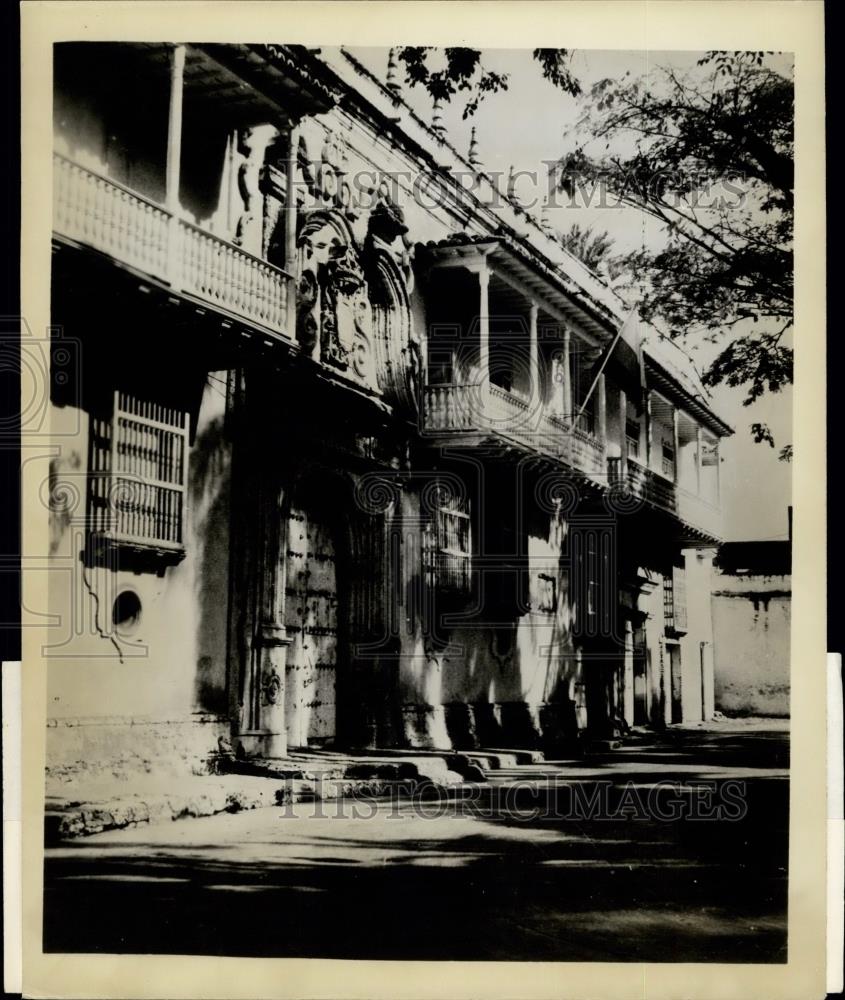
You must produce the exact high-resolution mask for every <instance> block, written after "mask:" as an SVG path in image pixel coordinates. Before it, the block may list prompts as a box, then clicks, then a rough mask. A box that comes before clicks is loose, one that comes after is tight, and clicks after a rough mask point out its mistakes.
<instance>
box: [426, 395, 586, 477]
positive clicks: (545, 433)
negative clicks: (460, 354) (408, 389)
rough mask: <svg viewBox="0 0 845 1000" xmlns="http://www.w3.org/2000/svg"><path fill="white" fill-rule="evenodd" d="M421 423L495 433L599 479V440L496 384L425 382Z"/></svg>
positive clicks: (429, 429)
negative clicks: (426, 383) (432, 383)
mask: <svg viewBox="0 0 845 1000" xmlns="http://www.w3.org/2000/svg"><path fill="white" fill-rule="evenodd" d="M423 429H424V430H425V431H426V432H427V433H429V434H431V433H437V432H463V433H476V432H477V433H481V432H487V433H495V434H500V435H502V436H503V437H507V438H509V439H512V440H516V441H520V442H523V443H524V444H525V445H526V447H528V448H531V449H532V450H535V451H540V452H543V453H544V454H547V455H550V456H551V457H553V458H556V459H559V460H560V461H562V462H563V463H565V464H567V465H571V466H572V467H573V468H577V469H578V470H579V471H581V472H586V473H587V474H589V475H593V476H595V477H596V479H598V480H600V481H601V482H604V481H605V479H606V469H605V460H604V445H603V443H602V442H601V441H600V440H599V439H598V438H597V437H595V436H594V435H592V434H588V433H586V432H585V431H583V430H580V429H578V428H573V427H572V426H571V424H570V422H569V421H568V420H566V419H565V418H564V417H561V416H558V415H555V414H549V413H547V412H546V411H545V410H544V409H543V408H542V407H541V406H538V405H535V404H533V403H532V402H531V401H530V400H528V399H525V398H524V397H522V396H520V395H517V394H516V393H513V392H509V391H508V390H507V389H503V388H502V387H501V386H497V385H491V384H486V385H485V384H484V383H483V382H474V383H468V384H457V383H448V384H441V385H429V386H427V387H426V389H425V393H424V406H423Z"/></svg>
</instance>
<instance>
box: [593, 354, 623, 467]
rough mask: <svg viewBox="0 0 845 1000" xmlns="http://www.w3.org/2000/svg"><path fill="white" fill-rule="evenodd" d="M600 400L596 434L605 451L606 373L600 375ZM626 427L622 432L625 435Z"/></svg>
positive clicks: (598, 391) (598, 401)
mask: <svg viewBox="0 0 845 1000" xmlns="http://www.w3.org/2000/svg"><path fill="white" fill-rule="evenodd" d="M596 392H597V393H598V398H597V400H596V403H597V410H598V413H597V414H596V434H597V436H598V439H599V441H600V442H601V446H602V448H603V449H606V448H607V386H606V384H605V380H604V372H602V373H601V375H599V381H598V385H597V386H596ZM624 430H625V428H624V426H623V428H622V431H623V433H624Z"/></svg>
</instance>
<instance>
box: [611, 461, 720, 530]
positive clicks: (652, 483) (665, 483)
mask: <svg viewBox="0 0 845 1000" xmlns="http://www.w3.org/2000/svg"><path fill="white" fill-rule="evenodd" d="M626 464H627V475H623V472H622V460H621V458H618V457H612V458H608V460H607V478H608V482H609V483H610V484H611V485H614V484H624V485H625V486H626V487H627V489H628V490H629V491H630V492H631V493H632V494H633V495H634V496H637V497H641V498H642V499H643V500H648V501H649V502H651V503H653V504H654V505H655V506H656V507H660V508H661V509H662V510H665V511H667V512H668V513H670V514H675V515H676V516H677V517H679V518H681V520H683V521H685V522H686V523H687V524H690V525H692V526H693V527H694V528H699V529H700V530H702V531H705V532H707V533H708V534H711V535H714V536H716V537H717V538H718V537H720V535H721V511H720V509H719V507H718V506H717V505H716V504H713V503H711V502H709V501H708V500H705V499H704V498H703V497H699V496H696V494H694V493H692V492H690V491H689V490H685V489H683V488H680V487H678V486H676V484H675V483H672V482H670V481H669V480H668V479H666V478H665V477H663V476H661V475H659V474H658V473H656V472H654V471H653V470H651V469H647V468H645V467H644V466H642V465H640V464H639V462H635V461H634V460H633V459H631V458H630V457H629V458H628V460H627V463H626Z"/></svg>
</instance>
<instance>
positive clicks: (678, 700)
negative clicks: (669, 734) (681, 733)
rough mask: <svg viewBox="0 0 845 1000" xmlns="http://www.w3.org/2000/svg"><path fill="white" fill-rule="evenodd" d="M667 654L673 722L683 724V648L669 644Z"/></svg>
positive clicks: (676, 644) (675, 644)
mask: <svg viewBox="0 0 845 1000" xmlns="http://www.w3.org/2000/svg"><path fill="white" fill-rule="evenodd" d="M666 653H667V655H668V658H669V674H670V678H671V685H672V722H673V723H674V722H683V721H684V710H683V700H682V691H681V647H680V645H679V644H678V643H676V642H675V643H667V645H666Z"/></svg>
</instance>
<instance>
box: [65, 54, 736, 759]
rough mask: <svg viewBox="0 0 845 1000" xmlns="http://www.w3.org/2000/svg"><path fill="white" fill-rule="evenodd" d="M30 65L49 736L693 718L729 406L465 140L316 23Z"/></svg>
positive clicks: (558, 739) (92, 752)
mask: <svg viewBox="0 0 845 1000" xmlns="http://www.w3.org/2000/svg"><path fill="white" fill-rule="evenodd" d="M385 63H386V64H387V54H385ZM54 84H55V105H54V114H55V118H54V126H55V156H54V168H55V173H54V213H55V214H54V237H53V279H52V296H53V301H52V312H53V321H54V324H55V331H54V338H53V357H52V361H53V371H54V379H53V396H52V401H51V419H52V431H53V435H54V442H55V444H56V445H57V446H58V448H57V457H55V458H53V459H52V461H51V465H50V469H49V477H48V476H47V475H45V481H46V480H47V479H48V478H49V483H48V486H47V487H46V492H45V495H46V494H47V493H48V494H49V506H50V508H51V510H50V517H51V569H52V572H51V574H50V580H51V608H50V613H51V615H52V616H53V618H52V619H51V621H52V622H53V624H54V627H53V634H54V638H53V639H52V641H51V644H50V647H49V649H48V650H46V653H47V655H48V658H49V693H48V697H49V709H48V716H49V717H50V726H49V728H48V763H49V767H50V768H52V769H53V770H54V771H56V772H62V773H73V772H74V771H75V769H77V768H79V767H81V766H83V765H85V766H88V767H90V766H91V765H92V763H93V764H96V766H99V767H102V768H103V769H104V770H105V771H108V772H114V771H115V770H117V769H127V768H132V767H134V766H136V765H139V764H140V765H144V766H147V767H148V766H150V762H151V761H161V760H167V761H169V762H171V763H172V765H173V766H174V767H180V766H184V765H185V764H186V763H187V764H188V765H190V766H193V767H196V766H198V765H199V766H201V763H202V761H203V759H204V757H205V756H207V755H208V754H209V753H211V752H212V751H214V749H215V748H216V746H217V743H218V738H220V737H223V738H225V739H226V740H230V741H231V742H232V743H233V745H234V746H236V747H237V748H239V750H240V751H241V752H242V753H246V754H260V755H265V756H272V757H279V756H282V755H284V754H285V753H286V752H288V750H289V748H292V747H305V746H333V747H340V748H356V747H359V748H363V747H427V748H444V749H446V748H452V747H454V748H464V747H471V746H482V747H484V746H486V747H507V746H513V747H536V748H540V749H545V750H547V751H549V752H553V753H564V752H570V751H571V750H572V749H573V748H575V747H576V746H577V745H578V744H579V742H581V740H582V738H583V736H584V735H585V734H586V735H587V736H588V737H589V736H594V737H607V736H609V735H613V734H618V733H619V732H621V731H624V729H625V728H626V727H627V726H631V725H641V724H650V725H653V726H663V725H666V724H671V723H673V722H678V721H681V720H690V719H701V718H707V717H709V716H710V715H711V713H712V711H713V674H712V671H713V651H712V639H713V637H712V625H711V612H710V591H711V587H710V572H711V558H712V553H713V549H714V546H715V545H716V544H717V543H718V540H719V533H720V514H719V439H720V438H721V437H722V436H724V435H725V434H728V433H730V428H729V427H727V426H726V425H725V423H724V422H723V421H722V420H721V419H720V418H719V417H718V416H717V415H716V414H715V413H714V412H713V411H712V410H711V408H710V407H709V406H708V404H707V402H706V399H705V397H704V394H703V392H702V390H701V388H700V386H698V385H697V384H696V383H695V382H694V380H693V378H692V375H691V371H690V370H689V367H688V366H687V365H686V362H685V358H684V356H683V355H682V354H681V353H680V352H678V351H676V350H675V349H674V348H673V347H672V346H671V345H669V344H661V343H660V342H659V341H657V339H656V338H655V337H654V336H653V335H652V336H651V337H649V338H648V343H644V342H643V337H642V332H641V330H640V329H639V328H638V327H637V326H636V324H635V323H631V322H630V321H629V322H626V310H625V309H623V307H622V305H621V303H620V302H619V301H618V299H617V298H616V296H615V295H614V294H613V293H612V292H611V291H610V290H609V289H608V288H607V287H606V286H605V285H604V284H603V283H602V282H601V281H600V280H599V279H598V278H597V277H596V276H595V275H594V274H592V273H591V272H590V271H589V270H588V269H587V268H585V267H584V266H583V265H582V264H580V263H579V262H578V261H577V260H576V259H574V258H573V257H572V256H570V255H569V254H568V253H567V252H566V251H565V250H563V249H562V247H561V245H560V242H559V241H558V240H557V239H556V238H555V237H554V234H552V233H551V232H550V231H549V228H548V226H547V225H544V224H542V223H541V221H540V220H538V219H537V218H535V217H534V216H532V215H531V214H529V213H528V212H526V211H525V210H524V209H522V208H521V207H520V206H519V205H518V204H517V203H516V202H515V201H514V200H513V199H512V198H510V197H508V196H507V195H506V194H505V193H503V192H501V191H500V190H499V188H498V186H497V185H496V184H495V183H494V182H493V180H492V179H491V178H489V177H488V176H487V175H486V174H485V173H484V170H483V168H482V166H481V165H480V163H479V162H478V160H477V157H476V156H475V155H474V151H470V153H468V154H467V156H466V157H465V156H463V155H461V154H460V153H459V152H458V151H457V150H456V149H454V148H453V147H452V146H451V145H450V143H449V142H448V141H447V139H446V137H445V135H444V134H443V130H442V128H441V127H440V126H439V123H438V122H437V120H435V121H434V123H433V125H429V124H427V123H426V122H424V121H422V120H421V119H420V118H419V117H418V116H417V115H416V114H415V113H414V112H413V111H412V110H411V108H410V107H409V105H407V104H406V103H405V101H404V100H403V98H402V95H401V92H400V89H399V87H398V85H397V83H396V81H395V79H393V77H392V76H389V77H386V82H385V83H382V82H380V81H379V80H377V79H376V78H374V77H373V76H372V75H371V74H370V73H369V72H368V71H367V70H366V69H365V68H364V67H363V66H362V65H361V64H360V63H358V62H357V61H356V59H355V58H354V57H353V56H352V55H351V54H349V53H347V52H345V51H343V50H336V51H330V50H322V51H320V52H314V51H311V50H305V49H302V48H298V47H284V46H272V45H257V44H256V45H210V44H209V45H206V44H202V45H200V44H197V45H176V46H174V45H166V44H137V45H129V44H120V45H113V44H104V43H79V44H76V43H74V44H62V45H59V46H57V47H56V50H55V74H54ZM623 325H624V326H625V329H624V331H623V335H622V336H619V332H620V329H621V328H622V327H623Z"/></svg>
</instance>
